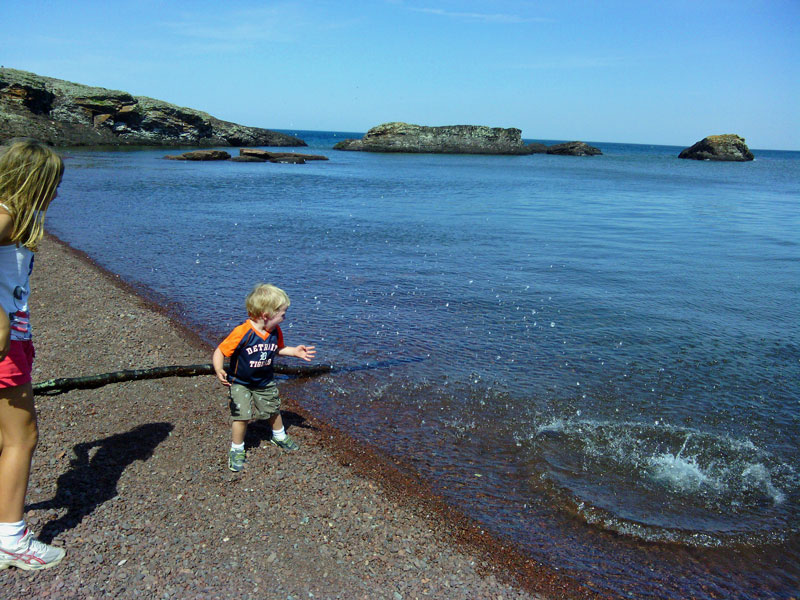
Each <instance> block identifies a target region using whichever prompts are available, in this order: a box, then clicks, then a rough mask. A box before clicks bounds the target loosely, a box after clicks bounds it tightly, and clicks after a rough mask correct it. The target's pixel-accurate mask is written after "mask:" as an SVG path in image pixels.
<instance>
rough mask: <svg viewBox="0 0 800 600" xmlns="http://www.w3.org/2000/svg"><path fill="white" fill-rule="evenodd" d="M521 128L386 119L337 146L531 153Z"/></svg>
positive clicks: (444, 151)
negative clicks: (364, 132)
mask: <svg viewBox="0 0 800 600" xmlns="http://www.w3.org/2000/svg"><path fill="white" fill-rule="evenodd" d="M521 133H522V132H521V131H520V130H519V129H514V128H509V129H503V128H500V127H485V126H481V125H447V126H443V127H425V126H422V125H412V124H409V123H400V122H394V123H384V124H383V125H378V126H377V127H373V128H372V129H370V130H369V131H368V132H367V133H366V135H364V137H363V138H361V139H360V140H352V139H351V140H343V141H341V142H339V143H338V144H336V145H335V146H334V149H335V150H360V151H364V152H413V153H437V154H530V153H531V152H530V150H529V149H528V147H527V146H526V145H525V144H524V143H523V142H522V138H521Z"/></svg>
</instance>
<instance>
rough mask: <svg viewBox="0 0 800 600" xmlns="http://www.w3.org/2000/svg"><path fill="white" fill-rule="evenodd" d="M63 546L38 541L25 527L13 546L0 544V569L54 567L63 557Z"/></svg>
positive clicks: (24, 569)
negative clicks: (23, 532) (23, 533)
mask: <svg viewBox="0 0 800 600" xmlns="http://www.w3.org/2000/svg"><path fill="white" fill-rule="evenodd" d="M64 554H66V551H65V550H64V549H63V548H57V547H56V546H50V545H48V544H45V543H44V542H40V541H39V540H37V539H36V538H35V537H33V533H31V530H30V529H25V535H23V536H22V539H21V540H20V541H19V542H17V545H16V546H14V547H9V548H5V547H3V546H0V571H2V570H3V569H7V568H8V567H17V568H18V569H22V570H23V571H38V570H40V569H49V568H50V567H55V566H56V565H57V564H58V563H60V562H61V559H62V558H64Z"/></svg>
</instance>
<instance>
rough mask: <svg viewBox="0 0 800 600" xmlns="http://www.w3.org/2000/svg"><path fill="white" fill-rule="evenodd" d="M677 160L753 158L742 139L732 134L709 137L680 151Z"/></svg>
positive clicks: (736, 159) (742, 159)
mask: <svg viewBox="0 0 800 600" xmlns="http://www.w3.org/2000/svg"><path fill="white" fill-rule="evenodd" d="M678 158H691V159H693V160H726V161H740V162H741V161H747V160H753V159H754V158H755V157H754V156H753V153H752V152H750V148H748V147H747V144H745V143H744V138H743V137H739V136H738V135H735V134H733V133H726V134H724V135H710V136H708V137H707V138H703V139H702V140H700V141H699V142H697V143H696V144H695V145H694V146H692V147H690V148H686V149H685V150H682V151H681V153H680V154H679V155H678Z"/></svg>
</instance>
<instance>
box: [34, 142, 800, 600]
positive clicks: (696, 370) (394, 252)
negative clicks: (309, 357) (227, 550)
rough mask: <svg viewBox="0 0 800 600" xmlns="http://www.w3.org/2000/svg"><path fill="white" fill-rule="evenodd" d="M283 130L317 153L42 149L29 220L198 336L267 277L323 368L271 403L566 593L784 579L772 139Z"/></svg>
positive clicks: (794, 324) (756, 593) (789, 312)
mask: <svg viewBox="0 0 800 600" xmlns="http://www.w3.org/2000/svg"><path fill="white" fill-rule="evenodd" d="M290 133H293V134H296V135H298V136H299V137H301V138H303V139H305V140H306V141H307V142H308V143H309V147H308V148H297V149H294V150H296V151H298V152H305V153H316V154H325V155H326V156H328V157H329V158H330V160H329V161H324V162H323V161H319V162H309V163H307V164H305V165H280V164H269V163H266V164H258V163H231V162H212V163H197V162H176V161H166V160H162V157H163V156H164V155H165V154H167V153H174V152H173V151H164V150H153V149H144V150H120V151H97V150H95V151H92V150H80V149H76V150H70V151H67V152H65V153H64V154H65V155H66V156H67V158H66V166H67V170H66V174H65V177H64V181H63V184H62V186H61V189H60V192H59V198H58V200H57V201H56V202H55V203H54V204H53V206H52V208H51V210H50V211H49V212H48V217H47V224H48V228H49V229H50V231H52V232H53V233H55V234H56V235H57V236H59V237H60V238H61V239H63V240H65V241H66V242H68V243H70V244H71V245H72V246H74V247H76V248H78V249H80V250H82V251H84V252H86V253H87V254H88V255H89V256H91V257H92V258H93V259H95V260H96V261H97V262H98V263H99V264H101V265H102V266H104V267H106V268H108V269H109V270H111V271H114V272H116V273H118V274H120V275H121V276H122V277H123V278H124V279H126V280H128V281H129V282H132V283H134V284H137V285H141V286H143V287H145V288H146V289H147V290H148V293H150V294H151V295H152V296H154V297H156V298H159V299H161V300H162V301H164V302H168V303H170V306H171V307H172V308H173V310H175V311H176V312H177V313H178V314H180V315H181V316H182V318H183V320H184V321H185V322H186V323H187V324H189V325H191V326H192V327H196V328H198V329H199V330H200V331H201V332H202V334H203V335H204V337H205V338H206V339H208V340H209V341H210V342H212V343H217V342H218V341H219V340H221V339H222V337H223V336H224V335H225V334H226V333H227V332H228V330H229V329H230V328H231V327H233V326H234V325H236V324H238V323H239V322H241V320H242V319H243V318H244V309H243V298H244V295H245V294H246V292H247V291H249V288H250V287H251V286H252V285H253V284H254V283H256V282H258V281H270V282H273V283H276V284H277V285H279V286H281V287H283V288H284V289H285V290H286V291H287V292H288V294H289V295H290V297H291V300H292V305H291V308H290V310H289V313H288V315H287V322H286V323H285V326H284V333H285V336H286V338H287V343H289V344H297V343H310V344H315V345H316V346H317V350H318V354H317V357H318V359H319V360H320V361H322V362H330V363H333V364H334V365H336V366H338V367H343V370H342V371H340V372H337V373H333V374H330V375H326V376H324V377H320V378H316V379H313V380H305V381H302V382H299V381H286V382H284V393H285V394H286V395H291V396H292V397H294V398H296V399H298V400H299V401H300V402H301V404H303V405H304V406H305V407H306V408H308V409H310V410H312V411H313V412H315V413H316V414H318V415H320V416H322V417H323V418H325V419H326V420H328V421H330V422H331V423H333V424H335V425H337V426H339V427H340V428H343V429H345V430H347V431H349V432H351V433H352V434H353V435H354V436H355V437H357V438H360V439H363V440H366V441H369V442H371V443H373V444H375V445H377V446H379V447H380V448H382V449H384V450H385V451H387V452H389V453H391V454H392V455H395V456H398V457H400V458H402V460H403V461H404V462H405V463H406V464H409V465H411V466H412V467H413V468H414V469H415V470H416V471H417V472H418V473H419V474H421V475H422V477H423V478H424V479H425V480H427V481H428V482H429V483H430V485H431V486H432V487H433V489H434V490H435V491H436V492H438V493H440V494H442V495H443V496H444V497H445V498H447V499H448V501H450V502H452V503H453V504H454V505H457V506H458V507H460V508H461V509H463V510H464V511H465V512H466V513H467V514H469V515H471V516H472V517H474V518H475V519H476V520H478V521H479V522H481V523H482V524H483V525H484V526H485V527H486V528H488V529H489V530H491V531H493V532H495V533H496V534H498V535H502V536H505V537H507V538H510V539H512V540H513V541H514V542H515V543H516V544H518V545H519V546H520V547H521V548H522V549H523V550H524V551H525V552H526V553H528V554H529V555H530V556H532V557H534V558H535V559H536V560H538V561H540V562H542V563H545V564H547V565H550V566H553V567H557V568H558V569H560V570H561V572H563V573H565V574H567V575H569V576H571V577H574V578H575V579H577V580H578V581H581V582H583V583H586V584H587V585H589V586H590V587H593V588H595V589H599V590H610V591H612V592H614V593H617V594H620V595H623V596H630V597H636V598H676V599H677V598H686V597H690V596H691V597H695V598H716V597H725V598H747V599H749V598H753V599H755V598H789V597H792V595H796V594H797V590H798V589H800V567H799V566H798V563H799V562H800V460H798V456H800V451H798V446H799V445H800V444H799V443H798V440H800V392H799V391H798V382H800V300H799V299H800V153H796V152H794V153H793V152H777V151H757V150H756V151H755V152H754V153H755V155H756V160H755V161H753V162H749V163H712V162H697V161H687V160H679V159H677V155H678V152H679V151H680V150H681V148H676V147H664V146H639V145H624V144H603V143H595V144H594V145H597V146H598V147H600V148H601V149H602V151H603V153H604V154H603V156H598V157H591V158H588V157H586V158H577V157H563V156H548V155H533V156H466V155H408V154H369V153H351V152H339V151H334V150H332V146H333V144H334V143H335V142H336V141H338V140H340V139H342V138H344V137H360V134H351V135H347V134H343V133H333V132H302V131H301V132H290ZM691 141H692V140H688V142H691ZM688 145H689V144H688V143H687V146H688ZM284 150H286V149H284ZM234 152H235V150H234ZM219 433H220V447H222V445H223V444H224V443H226V438H225V437H224V432H219Z"/></svg>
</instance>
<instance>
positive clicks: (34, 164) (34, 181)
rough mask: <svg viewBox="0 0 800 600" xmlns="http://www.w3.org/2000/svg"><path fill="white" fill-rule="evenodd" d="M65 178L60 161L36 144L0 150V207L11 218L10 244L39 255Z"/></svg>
mask: <svg viewBox="0 0 800 600" xmlns="http://www.w3.org/2000/svg"><path fill="white" fill-rule="evenodd" d="M63 174H64V163H63V161H62V160H61V157H60V156H59V155H58V154H56V153H55V152H53V150H51V149H50V148H49V147H48V146H45V145H44V144H42V143H41V142H38V141H37V140H34V139H30V138H25V139H16V140H11V143H10V144H9V145H8V146H5V147H3V148H0V203H2V204H3V205H4V206H5V208H6V209H7V210H8V212H9V213H10V215H11V221H12V224H13V225H12V230H11V238H10V241H11V242H13V243H15V244H17V246H25V247H26V248H28V249H30V250H32V251H34V252H35V251H36V247H37V245H38V244H39V240H41V239H42V236H43V235H44V214H45V211H46V210H47V207H48V206H49V205H50V201H51V200H52V199H53V196H55V193H56V189H57V188H58V184H59V183H61V177H62V176H63Z"/></svg>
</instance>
